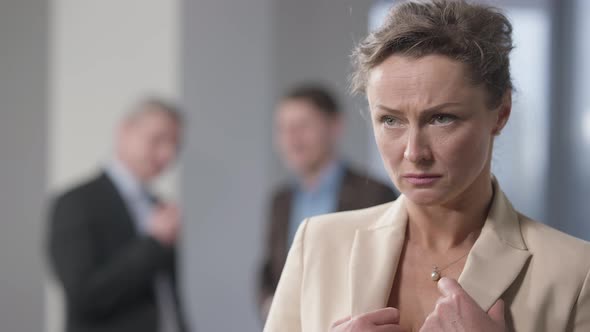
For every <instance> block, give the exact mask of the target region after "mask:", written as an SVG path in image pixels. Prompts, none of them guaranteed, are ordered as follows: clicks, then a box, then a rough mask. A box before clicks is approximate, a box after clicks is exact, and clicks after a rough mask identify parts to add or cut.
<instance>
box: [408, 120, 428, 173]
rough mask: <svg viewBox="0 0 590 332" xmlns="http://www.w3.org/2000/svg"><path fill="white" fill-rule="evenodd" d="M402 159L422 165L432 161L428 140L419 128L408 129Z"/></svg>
mask: <svg viewBox="0 0 590 332" xmlns="http://www.w3.org/2000/svg"><path fill="white" fill-rule="evenodd" d="M407 135H408V137H407V142H406V149H405V150H404V159H406V160H408V161H410V162H412V163H416V164H417V163H424V162H429V161H431V160H432V151H431V149H430V142H429V139H428V137H427V135H426V133H425V132H424V130H422V129H420V128H410V130H409V131H408V134H407Z"/></svg>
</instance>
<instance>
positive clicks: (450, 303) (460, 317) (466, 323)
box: [420, 278, 506, 332]
mask: <svg viewBox="0 0 590 332" xmlns="http://www.w3.org/2000/svg"><path fill="white" fill-rule="evenodd" d="M438 289H439V290H440V292H441V294H442V296H441V297H440V298H439V299H438V301H437V302H436V306H435V308H434V311H433V312H432V313H430V315H428V317H427V318H426V321H425V322H424V325H422V328H421V329H420V332H459V331H461V332H463V331H465V332H505V331H506V323H505V321H504V301H502V300H501V299H500V300H498V301H496V303H495V304H494V305H493V306H492V308H490V310H489V311H488V312H487V313H486V312H485V311H483V310H482V309H481V307H480V306H479V305H478V304H477V303H476V302H475V300H473V298H471V296H469V294H467V292H465V290H464V289H463V288H462V287H461V285H459V283H457V282H456V281H455V280H452V279H449V278H442V279H440V281H439V282H438Z"/></svg>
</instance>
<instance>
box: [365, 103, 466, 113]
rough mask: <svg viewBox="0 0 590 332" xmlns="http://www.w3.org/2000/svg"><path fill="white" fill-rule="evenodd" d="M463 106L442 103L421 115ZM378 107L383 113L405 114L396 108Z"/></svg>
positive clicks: (423, 111) (378, 105)
mask: <svg viewBox="0 0 590 332" xmlns="http://www.w3.org/2000/svg"><path fill="white" fill-rule="evenodd" d="M461 105H463V104H461V103H457V102H448V103H442V104H439V105H436V106H432V107H429V108H427V109H424V110H422V111H421V113H426V115H428V114H431V113H435V112H438V111H440V110H441V109H443V108H446V107H449V106H461ZM376 107H377V108H379V109H381V110H383V111H385V112H388V113H393V114H399V113H403V112H402V111H400V110H397V109H394V108H389V107H387V106H384V105H381V104H377V106H376Z"/></svg>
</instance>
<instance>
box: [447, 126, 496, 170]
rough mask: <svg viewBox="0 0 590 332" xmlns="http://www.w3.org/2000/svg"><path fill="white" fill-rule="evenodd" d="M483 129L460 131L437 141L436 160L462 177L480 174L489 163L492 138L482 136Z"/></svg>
mask: <svg viewBox="0 0 590 332" xmlns="http://www.w3.org/2000/svg"><path fill="white" fill-rule="evenodd" d="M482 133H483V129H482V128H473V129H470V130H465V131H460V132H457V133H455V135H447V136H445V137H440V138H439V139H438V140H437V142H438V143H437V146H438V149H436V152H437V153H436V154H437V156H436V159H438V161H439V162H441V163H442V164H444V165H445V167H446V168H447V169H448V171H450V172H451V174H452V173H456V174H459V175H461V176H463V175H466V174H471V173H479V172H480V171H481V169H482V168H483V166H484V165H485V164H486V163H487V160H488V157H489V149H490V143H491V142H490V139H491V138H490V137H487V136H485V135H483V134H482Z"/></svg>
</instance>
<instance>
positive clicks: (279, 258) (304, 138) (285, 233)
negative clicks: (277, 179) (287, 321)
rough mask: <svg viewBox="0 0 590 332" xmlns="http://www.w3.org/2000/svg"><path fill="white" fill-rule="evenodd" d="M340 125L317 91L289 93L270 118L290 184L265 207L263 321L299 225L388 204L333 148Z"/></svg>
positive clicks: (380, 189)
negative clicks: (311, 219)
mask: <svg viewBox="0 0 590 332" xmlns="http://www.w3.org/2000/svg"><path fill="white" fill-rule="evenodd" d="M342 131H343V119H342V115H341V113H340V110H339V109H338V105H337V103H336V101H335V99H334V97H333V96H332V95H331V94H330V93H329V91H328V90H326V89H325V88H323V87H322V86H318V85H313V84H306V85H301V86H298V87H296V88H294V89H293V90H292V91H290V92H289V93H288V94H286V95H285V96H284V97H283V98H282V100H281V101H280V103H279V105H278V107H277V111H276V114H275V135H276V137H275V141H276V144H277V148H278V151H279V153H280V155H281V158H282V160H283V162H284V164H285V165H286V166H287V168H288V169H289V171H290V172H291V173H292V175H293V179H292V181H290V182H289V183H287V184H284V185H282V186H280V187H279V188H277V190H276V191H275V192H274V194H273V197H272V200H271V202H270V215H269V219H270V220H269V225H268V230H267V233H268V234H267V235H268V239H267V246H266V252H265V256H264V262H263V265H262V268H261V273H260V280H259V281H260V282H259V293H258V296H259V298H258V300H259V304H260V311H261V316H262V318H263V319H265V318H266V315H267V313H268V309H269V307H270V303H271V302H272V298H273V295H274V291H275V289H276V286H277V283H278V281H279V277H280V275H281V271H282V269H283V266H284V264H285V259H286V257H287V252H288V249H289V246H290V245H291V241H292V240H293V237H294V235H295V231H296V230H297V227H298V226H299V224H300V222H301V221H303V220H304V219H305V218H308V217H311V216H313V215H319V214H325V213H331V212H336V211H346V210H354V209H361V208H365V207H369V206H373V205H378V204H381V203H385V202H389V201H392V200H394V199H395V198H396V194H395V193H394V192H393V191H392V189H391V188H390V187H388V186H386V185H384V184H381V183H379V182H377V181H375V180H374V179H371V178H369V177H368V176H367V175H366V174H362V173H360V172H358V171H355V170H353V169H351V168H350V166H349V165H348V164H347V163H346V162H344V161H342V159H340V158H339V156H338V152H337V145H338V142H339V140H340V138H341V136H342Z"/></svg>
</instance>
